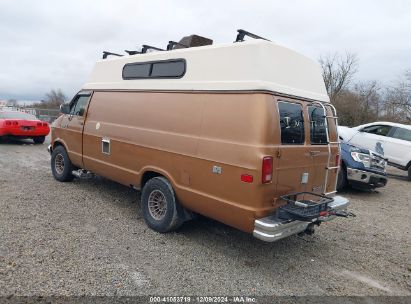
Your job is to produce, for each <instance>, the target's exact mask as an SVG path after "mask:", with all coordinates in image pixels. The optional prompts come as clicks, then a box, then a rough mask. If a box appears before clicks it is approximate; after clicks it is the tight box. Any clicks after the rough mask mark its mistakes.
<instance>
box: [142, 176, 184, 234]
mask: <svg viewBox="0 0 411 304" xmlns="http://www.w3.org/2000/svg"><path fill="white" fill-rule="evenodd" d="M156 201H157V203H156ZM141 209H142V212H143V217H144V220H145V222H146V224H147V226H149V227H150V228H151V229H153V230H155V231H157V232H161V233H166V232H170V231H174V230H176V229H177V228H178V227H180V226H181V225H182V224H183V212H184V211H183V208H182V207H181V205H180V204H179V203H178V201H177V199H176V197H175V194H174V190H173V187H172V186H171V184H170V183H169V181H168V180H167V179H166V178H164V177H154V178H152V179H150V180H149V181H148V182H147V183H146V184H145V186H144V188H143V192H142V195H141Z"/></svg>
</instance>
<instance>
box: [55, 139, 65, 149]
mask: <svg viewBox="0 0 411 304" xmlns="http://www.w3.org/2000/svg"><path fill="white" fill-rule="evenodd" d="M58 146H63V148H64V145H63V144H62V143H61V142H59V141H56V142H54V144H53V149H55V148H56V147H58Z"/></svg>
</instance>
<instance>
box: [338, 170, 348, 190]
mask: <svg viewBox="0 0 411 304" xmlns="http://www.w3.org/2000/svg"><path fill="white" fill-rule="evenodd" d="M345 186H347V169H346V168H345V166H343V165H341V167H340V170H339V171H338V177H337V190H338V191H340V190H342V189H344V188H345Z"/></svg>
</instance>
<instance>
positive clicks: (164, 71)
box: [151, 61, 185, 77]
mask: <svg viewBox="0 0 411 304" xmlns="http://www.w3.org/2000/svg"><path fill="white" fill-rule="evenodd" d="M184 71H185V63H184V61H171V62H159V63H153V71H152V72H151V76H152V77H180V76H183V75H184Z"/></svg>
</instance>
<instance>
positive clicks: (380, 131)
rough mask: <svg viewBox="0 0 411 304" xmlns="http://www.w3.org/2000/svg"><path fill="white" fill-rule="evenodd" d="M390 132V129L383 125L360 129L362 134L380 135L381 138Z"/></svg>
mask: <svg viewBox="0 0 411 304" xmlns="http://www.w3.org/2000/svg"><path fill="white" fill-rule="evenodd" d="M390 130H391V127H390V126H385V125H377V126H369V127H365V128H364V129H362V131H363V132H367V133H371V134H376V135H381V136H387V134H388V133H389V132H390Z"/></svg>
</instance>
